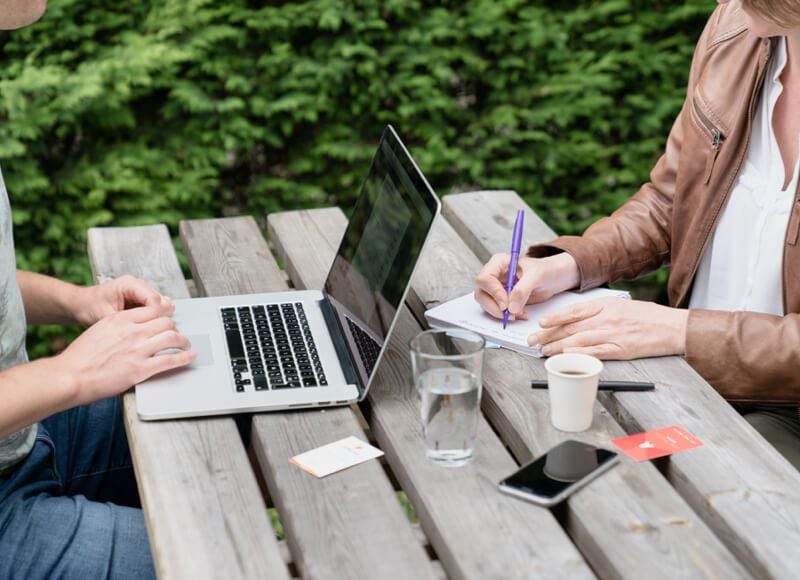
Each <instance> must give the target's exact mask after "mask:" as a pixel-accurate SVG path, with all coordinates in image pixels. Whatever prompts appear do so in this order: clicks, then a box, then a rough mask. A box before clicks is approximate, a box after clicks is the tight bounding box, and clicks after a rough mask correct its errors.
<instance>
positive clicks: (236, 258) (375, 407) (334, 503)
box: [89, 191, 800, 580]
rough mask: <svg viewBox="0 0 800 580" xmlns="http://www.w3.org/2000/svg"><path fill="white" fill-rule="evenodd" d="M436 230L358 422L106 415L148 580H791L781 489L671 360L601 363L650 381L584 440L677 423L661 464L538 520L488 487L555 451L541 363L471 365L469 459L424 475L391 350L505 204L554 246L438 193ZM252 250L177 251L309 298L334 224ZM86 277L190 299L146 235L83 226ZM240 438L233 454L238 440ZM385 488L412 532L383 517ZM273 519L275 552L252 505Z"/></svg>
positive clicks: (250, 234)
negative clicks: (141, 520) (119, 440)
mask: <svg viewBox="0 0 800 580" xmlns="http://www.w3.org/2000/svg"><path fill="white" fill-rule="evenodd" d="M443 202H444V216H443V218H442V219H440V220H439V221H438V222H437V224H436V226H435V230H434V234H433V240H432V243H430V244H429V245H428V247H427V249H426V251H425V253H424V255H423V256H422V261H421V264H420V267H419V269H418V272H417V274H416V275H415V279H414V283H413V290H412V292H411V293H410V296H409V299H408V300H407V305H406V306H405V307H404V309H403V312H402V320H401V322H400V324H399V325H398V328H397V332H396V334H395V335H394V336H393V338H392V343H391V350H390V352H389V353H388V356H387V357H386V358H385V359H384V361H383V362H382V363H381V366H380V369H379V377H378V379H377V381H376V383H375V385H374V386H373V388H372V389H371V391H370V394H369V396H368V398H367V400H366V401H365V402H364V403H362V404H361V405H359V406H358V407H356V406H353V407H352V408H351V407H344V408H329V409H326V410H322V411H320V410H312V411H297V412H281V413H264V414H256V415H253V416H252V417H251V416H244V417H238V418H237V419H236V420H234V419H233V418H229V417H218V418H211V419H207V418H206V419H195V420H176V421H163V422H142V421H140V420H139V419H138V418H137V416H136V410H135V401H134V395H133V394H128V395H126V396H125V406H124V408H125V414H126V424H127V428H128V434H129V438H130V442H131V449H132V452H133V456H134V460H135V465H136V472H137V476H138V480H139V488H140V492H141V496H142V502H143V505H144V510H145V514H146V518H147V524H148V530H149V534H150V542H151V545H152V546H153V552H154V555H155V560H156V566H157V569H158V572H159V575H160V576H161V577H162V578H192V579H196V578H289V577H293V576H299V577H302V578H324V579H330V578H343V579H353V578H369V579H373V578H391V579H395V578H413V579H420V578H475V579H481V580H483V579H487V578H498V579H509V578H532V577H539V576H541V577H550V578H583V577H594V576H598V577H602V578H606V577H608V578H637V579H638V578H670V579H674V578H693V577H705V578H739V577H756V578H768V577H775V578H793V577H795V578H796V577H797V575H798V573H799V571H800V550H798V546H800V474H799V473H798V472H797V471H795V470H794V469H793V468H792V467H791V466H790V465H789V463H788V462H787V461H786V460H785V459H783V458H782V457H781V456H780V455H779V454H778V453H777V452H776V451H775V450H774V449H773V448H772V447H771V446H770V445H769V444H767V443H766V442H765V441H764V440H763V439H762V438H761V437H760V436H759V435H758V434H757V433H756V432H755V431H754V430H753V429H752V428H751V427H750V426H749V425H748V424H747V423H746V422H745V421H744V420H742V419H741V417H739V415H738V414H737V413H736V412H735V411H734V410H733V409H732V408H731V407H730V406H729V405H728V404H727V403H726V402H725V401H724V400H723V399H722V398H721V397H720V396H719V395H718V394H717V393H716V392H715V391H714V390H713V389H712V388H711V387H709V386H708V385H707V384H706V383H705V382H704V381H703V379H702V378H701V377H700V376H699V375H697V374H696V373H695V372H694V371H693V370H692V369H691V368H690V367H689V366H688V365H687V364H686V363H685V361H684V360H683V359H682V358H680V357H670V358H659V359H646V360H638V361H633V362H622V363H610V364H607V365H606V370H605V371H604V375H603V377H604V378H613V379H631V380H649V381H653V382H655V383H656V384H657V390H656V391H655V392H654V393H618V394H603V396H601V397H600V401H599V402H598V403H597V405H596V408H595V419H594V423H593V426H592V429H591V430H590V431H587V432H585V433H581V434H578V438H579V439H581V440H584V441H588V442H592V443H595V444H599V445H602V446H605V447H609V446H610V444H609V439H611V438H614V437H617V436H620V435H623V434H626V433H636V432H639V431H642V430H645V429H654V428H658V427H664V426H669V425H673V424H678V425H681V426H683V427H685V428H686V429H687V430H688V431H690V432H691V433H693V434H694V435H695V436H697V437H698V438H699V439H701V440H702V441H703V443H704V446H703V447H701V448H699V449H696V450H692V451H689V452H686V453H680V454H678V455H675V456H673V457H671V458H669V459H664V460H659V461H655V462H651V463H634V462H632V461H629V460H627V459H625V460H623V461H622V463H621V464H620V465H618V466H616V467H614V468H613V469H612V470H611V471H609V472H608V473H606V474H605V475H603V476H602V477H601V478H599V479H597V480H595V481H594V482H592V483H591V484H590V485H588V486H587V487H585V488H583V489H582V490H580V491H578V492H577V493H576V494H575V495H573V496H572V497H571V498H569V499H568V500H567V501H566V502H564V503H563V504H562V505H560V506H558V507H557V508H555V509H553V510H547V509H543V508H539V507H536V506H534V505H532V504H528V503H525V502H522V501H519V500H516V499H514V498H512V497H509V496H506V495H503V494H500V493H499V492H498V491H497V488H496V484H497V481H499V480H500V479H501V478H502V477H503V476H505V475H507V474H508V473H510V472H511V471H513V470H514V469H515V467H516V466H517V465H518V464H519V463H521V462H525V461H527V460H529V459H530V458H531V457H532V456H535V455H539V454H541V453H543V452H544V451H546V450H547V449H548V448H550V447H551V446H553V445H555V444H556V443H558V442H559V441H562V440H563V439H565V438H567V436H566V434H564V433H559V432H557V431H556V430H554V429H553V428H552V427H551V426H550V423H549V419H548V401H547V393H546V392H544V391H534V390H532V389H530V388H529V380H530V379H531V378H543V377H544V368H543V364H542V361H541V360H539V359H533V358H528V357H523V356H521V355H517V354H515V353H512V352H509V351H505V350H492V351H488V352H487V358H486V365H485V371H484V372H485V375H484V399H483V405H482V408H483V417H482V418H481V421H480V425H479V429H478V438H477V442H476V459H475V461H474V462H473V463H472V464H471V465H469V466H467V467H463V468H459V469H444V468H440V467H436V466H433V465H431V464H429V463H428V462H427V461H426V459H425V457H424V453H423V442H422V433H421V428H420V422H419V416H418V415H419V407H418V405H419V404H418V402H417V397H416V393H415V392H414V389H413V387H412V385H411V382H410V380H409V376H410V362H409V360H408V354H407V349H406V343H407V340H408V339H409V338H410V337H411V336H413V335H414V334H415V333H416V332H418V331H419V330H420V328H421V326H420V321H422V320H423V317H422V315H423V312H424V310H425V308H427V307H430V306H432V305H435V304H438V303H439V302H441V301H444V300H448V299H450V298H453V297H455V296H459V295H461V294H463V293H466V292H468V291H470V290H471V289H472V285H473V279H474V276H475V274H476V273H477V271H478V270H479V268H480V266H481V264H482V263H483V262H485V261H486V260H487V259H488V257H489V256H490V255H491V254H492V253H495V252H502V251H506V246H507V245H508V240H509V239H510V237H511V228H512V218H513V216H514V215H515V213H516V210H517V209H525V210H526V212H527V216H526V220H525V223H526V231H525V238H526V239H525V242H526V243H532V242H537V241H543V240H547V239H550V238H552V237H553V235H554V234H553V232H552V231H551V230H550V229H549V228H548V227H547V226H546V225H545V224H544V223H543V222H542V221H541V220H540V219H539V218H538V217H537V216H536V215H535V214H534V213H533V212H532V211H531V210H530V208H528V207H527V206H526V205H525V203H524V202H523V201H522V200H521V199H520V198H519V197H518V196H517V195H516V194H515V193H513V192H508V191H495V192H475V193H464V194H453V195H448V196H445V197H444V198H443ZM267 225H268V233H269V238H270V240H271V246H272V249H274V251H275V253H276V254H277V258H278V259H279V260H280V261H281V263H282V264H283V267H284V271H285V273H284V271H282V270H281V268H280V267H279V266H278V264H277V262H276V258H275V257H274V256H273V251H271V248H270V245H268V244H267V242H266V241H265V240H264V238H263V236H262V233H261V231H260V230H259V228H258V226H257V224H256V222H255V221H254V220H253V219H251V218H247V217H237V218H226V219H216V220H199V221H187V222H183V223H182V224H181V228H180V236H181V241H182V244H183V249H184V251H185V253H186V256H187V258H188V263H189V266H190V268H191V271H192V278H193V281H194V285H195V286H196V289H197V292H198V293H199V294H204V295H209V296H212V295H221V294H234V293H249V292H260V291H271V290H283V289H285V288H287V287H289V286H293V287H295V288H320V287H321V286H322V283H323V281H324V279H325V275H326V273H327V268H328V265H329V264H330V262H331V260H332V258H333V255H334V253H335V251H336V248H337V247H338V243H339V239H340V238H341V235H342V233H343V232H344V228H345V225H346V218H345V216H344V214H343V213H342V212H341V211H340V210H339V209H335V208H330V209H315V210H306V211H295V212H282V213H278V214H273V215H270V216H269V218H268V220H267ZM89 254H90V258H91V263H92V267H93V269H94V272H95V275H96V278H97V280H104V279H107V278H113V277H117V276H120V275H122V274H134V275H136V276H139V277H141V278H143V279H145V280H148V281H149V282H150V283H151V284H153V285H154V286H155V287H156V288H157V289H159V290H160V291H161V292H163V293H165V294H167V295H169V296H172V297H174V298H184V297H188V296H189V291H188V290H187V283H186V281H185V280H184V275H183V273H182V271H181V268H180V266H179V262H178V259H177V258H176V254H175V251H174V249H173V245H172V243H171V241H170V238H169V235H168V232H167V229H166V227H164V226H163V225H157V226H146V227H130V228H103V229H98V228H95V229H92V230H90V232H89ZM350 435H355V436H357V437H361V438H365V439H366V438H370V439H371V440H373V441H375V443H376V445H378V446H379V447H380V448H381V449H383V450H384V451H385V453H386V456H385V461H383V462H379V461H371V462H367V463H365V464H362V465H360V466H357V467H354V468H352V469H349V470H346V471H343V472H340V473H338V474H335V475H333V476H330V477H328V478H325V479H322V480H318V479H316V478H314V477H312V476H310V475H308V474H307V473H305V472H303V471H301V470H300V469H298V468H297V467H294V466H292V465H290V464H289V462H288V458H289V457H290V456H292V455H295V454H297V453H300V452H303V451H307V450H309V449H311V448H314V447H317V446H319V445H322V444H325V443H328V442H331V441H333V440H336V439H340V438H343V437H347V436H350ZM247 439H249V440H250V443H249V445H247V444H246V443H243V440H245V441H246V440H247ZM398 490H403V491H404V492H405V493H406V494H407V496H408V498H409V499H410V501H411V504H412V505H413V507H414V510H415V512H416V514H417V517H418V520H419V523H418V524H414V523H411V522H410V521H409V519H408V518H407V516H406V514H405V513H404V510H403V508H402V506H401V503H400V501H399V500H398V494H397V491H398ZM268 505H269V506H274V507H275V508H276V509H277V511H278V513H279V514H280V518H281V521H282V523H283V527H284V529H285V534H286V539H285V540H281V541H278V540H277V539H276V536H275V534H274V532H273V530H272V527H271V525H270V520H269V518H268V514H267V506H268Z"/></svg>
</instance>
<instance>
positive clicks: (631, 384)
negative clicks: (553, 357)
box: [531, 379, 656, 391]
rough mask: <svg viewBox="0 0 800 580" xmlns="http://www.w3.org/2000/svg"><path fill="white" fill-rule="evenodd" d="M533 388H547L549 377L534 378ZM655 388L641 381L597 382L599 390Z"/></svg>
mask: <svg viewBox="0 0 800 580" xmlns="http://www.w3.org/2000/svg"><path fill="white" fill-rule="evenodd" d="M531 388H532V389H546V388H547V379H533V380H532V381H531ZM655 388H656V386H655V384H653V383H647V382H641V381H600V382H599V383H598V384H597V389H598V390H599V391H653V390H655Z"/></svg>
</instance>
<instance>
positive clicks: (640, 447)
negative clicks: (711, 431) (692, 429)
mask: <svg viewBox="0 0 800 580" xmlns="http://www.w3.org/2000/svg"><path fill="white" fill-rule="evenodd" d="M611 442H612V443H613V444H614V445H616V446H617V447H619V448H620V449H621V450H622V451H623V453H625V454H626V455H627V456H628V457H630V458H631V459H635V460H636V461H647V460H648V459H655V458H656V457H663V456H665V455H672V454H673V453H677V452H678V451H686V450H687V449H694V448H695V447H700V446H701V445H702V444H703V443H702V442H701V441H700V440H699V439H697V438H696V437H694V436H693V435H692V434H691V433H689V432H688V431H686V430H685V429H681V428H680V427H678V426H677V425H673V426H672V427H664V428H663V429H656V430H654V431H645V432H644V433H637V434H636V435H628V436H627V437H620V438H619V439H612V440H611Z"/></svg>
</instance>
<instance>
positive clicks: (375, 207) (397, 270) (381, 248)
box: [325, 127, 439, 386]
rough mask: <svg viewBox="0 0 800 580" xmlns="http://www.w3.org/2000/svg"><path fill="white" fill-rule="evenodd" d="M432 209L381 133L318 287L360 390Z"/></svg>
mask: <svg viewBox="0 0 800 580" xmlns="http://www.w3.org/2000/svg"><path fill="white" fill-rule="evenodd" d="M438 207H439V202H438V200H437V198H436V195H435V194H434V193H433V190H432V189H431V187H430V185H428V183H427V181H426V180H425V178H424V177H423V175H422V173H421V172H420V171H419V169H418V168H417V166H416V164H415V163H414V161H413V160H412V159H411V156H410V155H409V154H408V151H407V150H406V148H405V147H404V146H403V144H402V143H401V142H400V139H399V138H398V137H397V134H396V133H395V132H394V130H393V129H392V128H391V127H387V128H386V130H385V131H384V132H383V136H382V137H381V141H380V143H379V145H378V150H377V152H376V153H375V157H374V158H373V160H372V165H371V167H370V170H369V174H368V175H367V178H366V180H365V182H364V185H363V186H362V189H361V193H360V195H359V198H358V201H357V202H356V205H355V208H354V209H353V213H352V216H351V217H350V223H349V225H348V226H347V230H346V231H345V234H344V238H343V239H342V242H341V245H340V246H339V251H338V252H337V253H336V257H335V258H334V261H333V265H332V266H331V270H330V272H329V273H328V278H327V280H326V281H325V293H326V294H327V297H328V298H329V299H330V301H331V304H332V305H333V308H334V309H335V310H336V312H337V315H338V317H339V320H340V323H341V326H342V328H343V331H344V335H345V337H346V340H347V343H348V347H349V349H350V353H351V355H352V358H353V359H354V360H355V361H356V367H357V371H358V374H359V378H360V379H361V383H362V386H366V385H367V383H368V382H369V378H370V375H371V373H372V371H373V370H374V367H375V363H376V362H377V356H378V353H379V351H380V348H381V347H382V346H383V343H384V342H385V341H386V338H387V335H388V333H389V329H390V327H391V325H392V322H393V321H394V317H395V315H396V313H397V310H398V308H399V307H400V304H401V302H402V300H403V297H404V296H405V292H406V288H407V286H408V284H409V282H410V280H411V274H412V272H413V270H414V266H415V265H416V263H417V259H418V258H419V254H420V252H421V251H422V246H423V244H424V242H425V239H426V238H427V236H428V232H429V231H430V229H431V225H432V223H433V219H434V217H435V215H436V213H437V211H438Z"/></svg>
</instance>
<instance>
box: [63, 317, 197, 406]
mask: <svg viewBox="0 0 800 580" xmlns="http://www.w3.org/2000/svg"><path fill="white" fill-rule="evenodd" d="M174 309H175V306H174V305H173V304H172V303H171V302H169V303H165V302H162V303H160V304H152V305H149V306H141V307H138V308H132V309H130V310H122V311H119V312H116V313H114V314H111V315H109V316H106V317H105V318H103V319H101V320H100V321H98V322H97V323H95V324H94V325H93V326H91V327H90V328H89V329H87V330H86V331H85V332H84V333H83V334H81V335H80V336H79V337H78V338H77V339H76V340H75V341H74V342H73V343H72V344H70V346H69V347H68V348H67V349H66V350H64V352H62V353H61V354H59V355H57V356H56V357H54V358H53V359H51V360H52V363H54V364H55V366H56V368H57V372H59V374H60V375H61V376H62V377H63V378H65V379H67V380H70V381H74V384H73V385H72V389H73V392H74V394H75V396H76V399H77V402H76V404H79V405H82V404H86V403H90V402H93V401H96V400H99V399H104V398H107V397H111V396H113V395H117V394H119V393H122V392H124V391H126V390H127V389H129V388H130V387H131V386H133V385H134V384H136V383H140V382H142V381H144V380H145V379H147V378H150V377H151V376H153V375H155V374H158V373H161V372H164V371H168V370H171V369H175V368H178V367H182V366H185V365H188V364H189V363H191V362H192V361H193V360H194V359H195V358H197V355H196V354H195V353H194V352H192V351H191V350H190V349H191V344H189V340H188V339H187V338H186V337H185V336H183V335H182V334H180V333H179V332H178V331H177V330H176V329H175V323H174V322H173V321H172V319H171V318H169V315H170V314H172V312H173V310H174ZM164 350H168V352H166V353H163V354H157V353H160V352H161V351H164Z"/></svg>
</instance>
